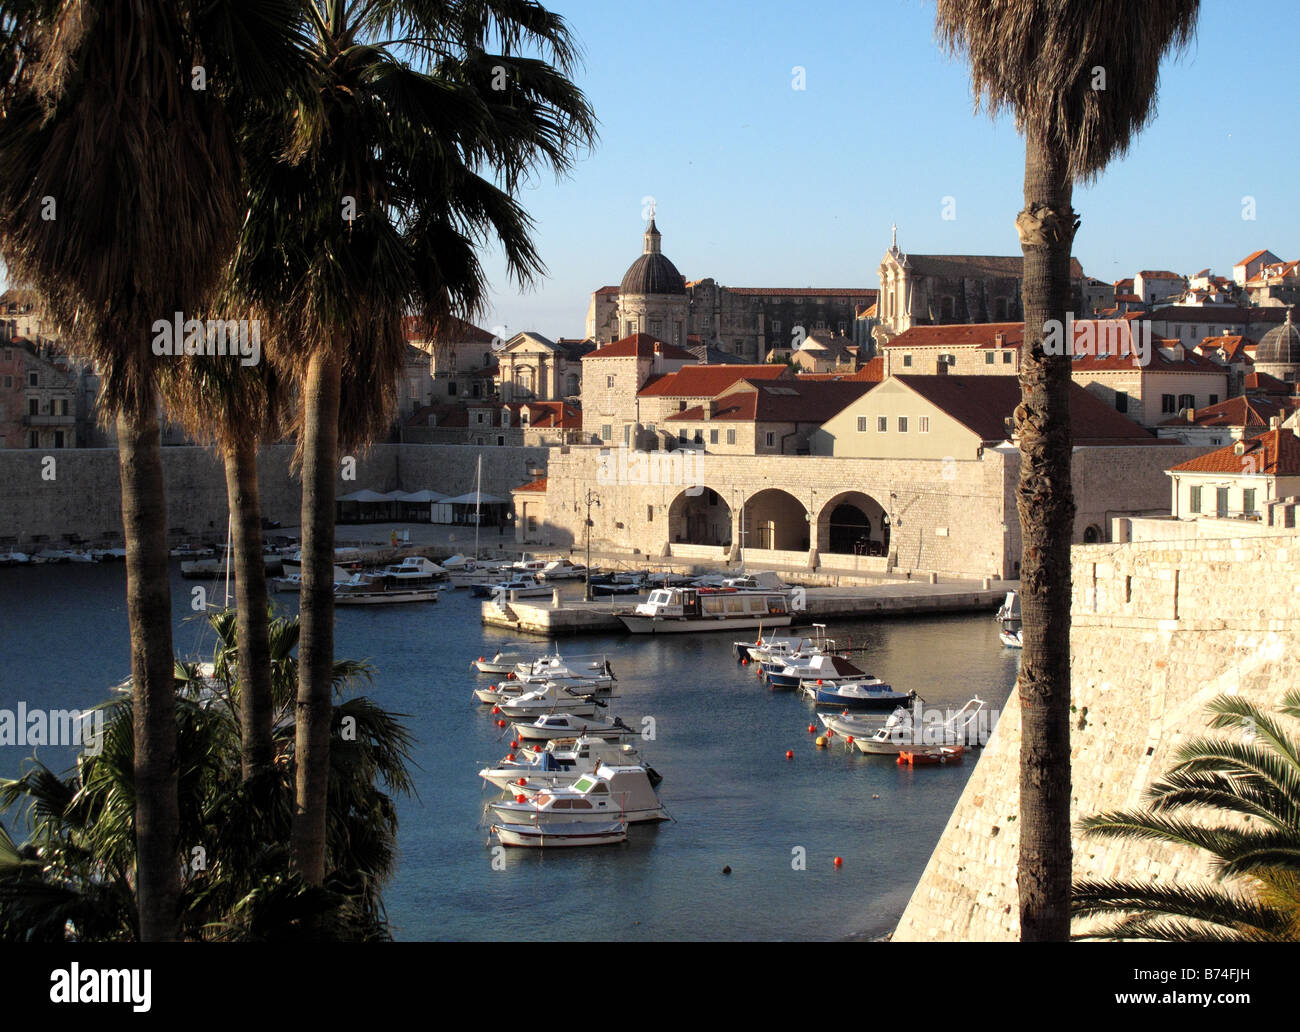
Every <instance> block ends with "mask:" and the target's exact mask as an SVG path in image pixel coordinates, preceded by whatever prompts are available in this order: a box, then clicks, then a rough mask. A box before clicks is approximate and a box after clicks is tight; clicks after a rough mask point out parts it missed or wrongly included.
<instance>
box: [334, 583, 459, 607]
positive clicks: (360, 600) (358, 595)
mask: <svg viewBox="0 0 1300 1032" xmlns="http://www.w3.org/2000/svg"><path fill="white" fill-rule="evenodd" d="M437 601H438V589H437V588H382V587H378V586H377V585H372V584H370V583H368V582H366V581H362V580H358V579H357V578H355V577H354V578H353V579H352V580H349V581H348V582H347V583H346V584H339V583H335V585H334V604H335V605H336V606H389V605H398V604H401V603H407V602H437Z"/></svg>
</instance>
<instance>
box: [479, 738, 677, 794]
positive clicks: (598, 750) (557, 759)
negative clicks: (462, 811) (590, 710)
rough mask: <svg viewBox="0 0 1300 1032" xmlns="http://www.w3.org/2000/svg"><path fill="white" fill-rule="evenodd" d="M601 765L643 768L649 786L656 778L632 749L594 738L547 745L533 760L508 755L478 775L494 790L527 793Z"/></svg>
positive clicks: (582, 773) (517, 755) (552, 785)
mask: <svg viewBox="0 0 1300 1032" xmlns="http://www.w3.org/2000/svg"><path fill="white" fill-rule="evenodd" d="M602 763H607V764H609V765H611V766H625V767H631V766H639V767H646V774H647V775H648V776H649V778H650V783H651V784H658V783H659V780H660V778H659V775H658V774H657V773H656V772H655V771H653V770H651V769H650V768H649V767H648V766H646V764H645V763H644V762H643V761H642V759H641V756H640V754H639V753H638V752H637V751H636V747H635V746H633V745H631V744H629V743H627V742H622V741H615V742H610V741H606V740H605V739H603V738H598V737H596V736H594V735H583V736H582V737H581V738H579V739H578V740H577V741H576V742H567V743H564V744H561V743H559V742H551V743H550V744H549V745H548V746H547V747H546V748H545V749H543V750H542V751H541V752H540V754H539V755H538V756H537V757H536V758H535V759H528V758H526V757H524V756H521V755H520V754H519V753H509V754H507V755H506V757H505V758H504V759H502V760H500V761H499V762H498V763H497V765H496V766H495V767H485V768H484V769H483V770H480V771H479V772H478V776H479V777H481V778H482V779H483V780H484V781H486V782H488V783H489V784H491V785H495V786H496V787H497V788H500V789H503V790H506V791H509V792H515V793H520V792H522V793H528V794H531V793H532V792H536V791H541V790H543V789H547V788H554V787H555V786H557V785H563V784H568V783H570V782H573V781H577V780H578V778H580V777H582V775H584V774H592V773H595V771H596V768H598V767H599V766H600V765H601V764H602Z"/></svg>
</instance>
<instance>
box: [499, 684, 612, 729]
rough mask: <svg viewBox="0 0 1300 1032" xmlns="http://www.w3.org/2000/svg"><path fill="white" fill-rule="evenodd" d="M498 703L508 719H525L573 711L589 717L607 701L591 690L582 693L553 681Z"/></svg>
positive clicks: (503, 714)
mask: <svg viewBox="0 0 1300 1032" xmlns="http://www.w3.org/2000/svg"><path fill="white" fill-rule="evenodd" d="M497 705H498V706H499V707H500V709H501V715H502V716H503V717H505V719H506V720H525V719H527V718H529V717H537V716H540V715H541V714H543V713H572V714H575V715H579V716H588V717H589V716H592V715H594V714H595V712H596V710H597V709H598V708H604V707H605V705H606V703H604V702H600V701H598V700H597V699H596V697H595V696H594V695H593V694H591V693H590V692H588V693H586V694H582V693H580V691H579V690H577V689H573V688H568V687H564V686H562V685H558V684H555V683H553V682H552V683H548V684H546V685H545V686H543V687H541V688H538V689H536V690H535V691H530V692H524V693H523V694H522V695H519V696H517V697H515V698H513V699H505V700H503V701H501V702H499V703H498V704H497Z"/></svg>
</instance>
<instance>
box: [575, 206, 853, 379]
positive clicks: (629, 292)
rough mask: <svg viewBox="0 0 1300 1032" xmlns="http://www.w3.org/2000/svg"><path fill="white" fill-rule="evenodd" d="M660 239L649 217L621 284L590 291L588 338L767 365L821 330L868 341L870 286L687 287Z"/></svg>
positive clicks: (704, 283)
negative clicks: (717, 353)
mask: <svg viewBox="0 0 1300 1032" xmlns="http://www.w3.org/2000/svg"><path fill="white" fill-rule="evenodd" d="M661 239H662V236H661V234H660V232H659V230H658V229H657V228H656V226H655V222H654V218H653V217H652V218H651V220H650V225H649V227H648V228H647V229H646V232H645V240H644V249H643V252H642V254H641V257H639V258H638V259H637V260H636V261H635V262H633V263H632V265H631V266H630V267H629V268H628V270H627V273H626V275H624V277H623V280H622V282H621V283H620V284H619V285H618V286H606V287H601V288H600V289H599V290H596V291H594V292H593V293H592V295H591V303H590V305H589V306H588V309H587V327H586V329H587V336H588V337H590V338H592V339H593V340H596V341H599V342H600V343H602V344H610V343H613V342H614V341H617V340H622V339H624V338H626V337H630V336H633V335H634V334H637V333H644V334H648V335H649V336H651V337H654V338H656V339H658V340H661V341H663V342H664V343H666V344H672V345H676V346H678V347H686V346H687V345H688V343H692V344H694V343H700V344H713V345H715V346H717V347H719V348H721V349H722V350H723V351H725V352H727V353H728V354H731V355H735V356H736V357H737V358H739V359H742V360H744V361H747V362H765V361H767V359H768V356H769V354H770V353H771V352H772V350H773V349H778V350H782V349H784V350H787V351H789V350H795V349H797V348H798V347H799V346H800V344H802V342H803V340H804V339H806V338H807V337H810V336H811V335H812V334H813V333H814V332H815V331H819V330H820V331H825V332H829V333H831V334H833V335H837V336H840V337H845V338H848V339H849V340H852V341H853V342H854V343H858V344H869V343H870V341H869V338H867V333H866V327H867V323H866V322H865V321H864V320H863V319H862V318H861V316H862V314H863V313H864V312H865V310H866V309H868V308H869V307H870V306H871V305H873V304H875V302H876V296H877V293H878V292H877V291H876V290H874V289H872V288H869V287H792V288H779V287H777V288H771V287H727V286H723V285H722V284H720V283H718V282H717V281H716V280H714V279H702V280H695V281H691V282H687V281H686V279H685V278H684V277H683V276H682V274H681V273H680V272H678V271H677V267H676V266H675V265H674V264H673V263H672V262H671V261H670V260H669V259H668V258H667V256H666V255H664V253H663V250H662V247H661ZM859 337H862V338H864V339H863V340H861V341H860V340H858V338H859ZM692 338H694V340H692Z"/></svg>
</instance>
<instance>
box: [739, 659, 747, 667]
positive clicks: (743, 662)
mask: <svg viewBox="0 0 1300 1032" xmlns="http://www.w3.org/2000/svg"><path fill="white" fill-rule="evenodd" d="M740 665H741V666H749V660H748V659H742V660H741V661H740Z"/></svg>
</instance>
